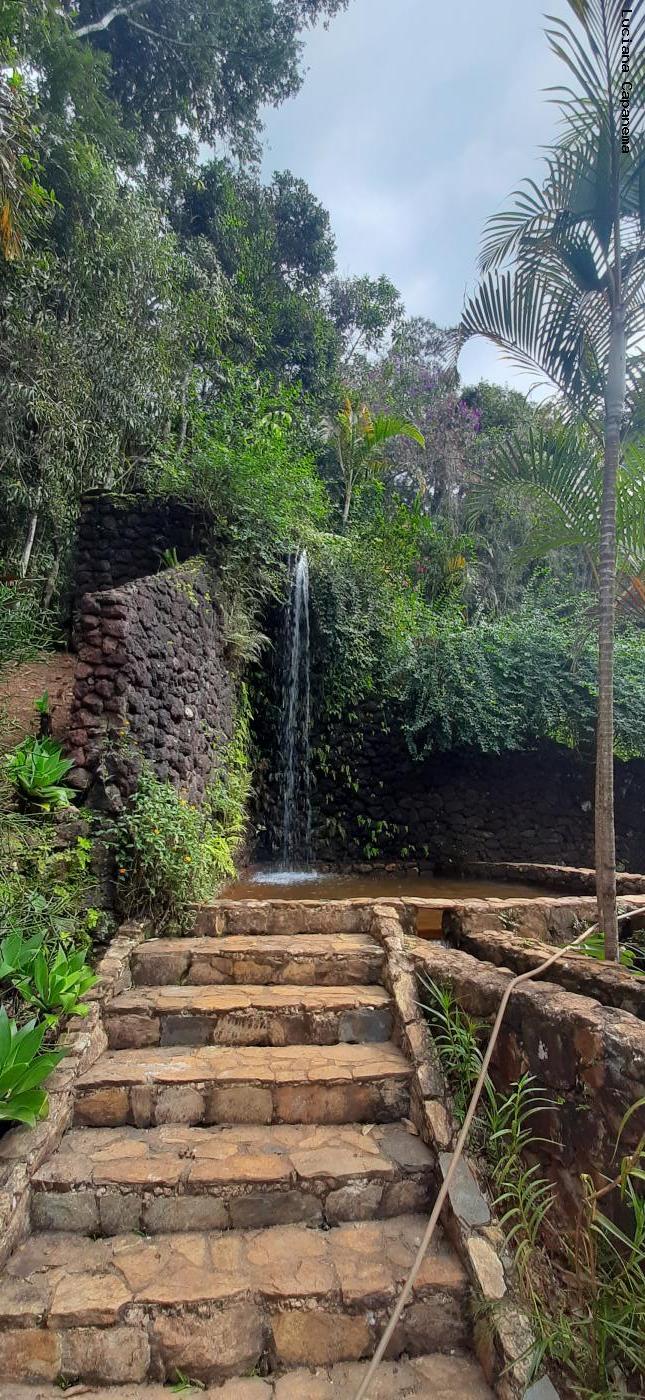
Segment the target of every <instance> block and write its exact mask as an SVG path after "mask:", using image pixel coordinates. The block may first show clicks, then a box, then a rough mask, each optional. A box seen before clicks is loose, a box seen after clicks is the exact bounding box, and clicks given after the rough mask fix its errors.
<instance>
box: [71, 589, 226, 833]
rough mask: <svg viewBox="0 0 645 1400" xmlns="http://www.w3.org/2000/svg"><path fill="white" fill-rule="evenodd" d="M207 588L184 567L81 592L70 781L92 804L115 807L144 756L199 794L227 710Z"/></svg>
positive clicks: (221, 644) (193, 796)
mask: <svg viewBox="0 0 645 1400" xmlns="http://www.w3.org/2000/svg"><path fill="white" fill-rule="evenodd" d="M211 589H212V581H211V579H210V578H209V576H208V574H207V573H206V572H205V571H203V570H201V569H199V568H191V567H190V566H185V567H179V568H172V569H167V570H164V571H163V572H162V573H156V574H154V575H153V576H149V577H147V578H137V579H136V580H134V581H132V582H129V583H126V584H123V585H122V586H119V587H116V588H110V589H104V590H101V591H98V592H92V593H86V594H84V595H83V596H82V598H81V599H80V609H79V614H78V619H77V635H78V648H77V650H78V664H77V668H76V681H75V686H74V698H73V702H72V715H71V726H70V733H69V743H70V755H71V757H72V758H73V760H74V765H75V766H74V769H73V771H72V773H71V774H70V779H69V781H70V782H71V783H72V784H73V785H74V786H75V787H76V788H77V789H79V790H80V791H82V792H85V793H86V794H88V796H89V798H90V801H92V802H95V803H98V804H99V805H107V806H110V805H113V804H114V803H116V804H117V805H118V801H119V799H122V798H123V797H127V796H128V795H129V793H131V792H132V790H133V787H134V785H135V782H136V776H137V773H138V771H139V769H140V766H141V761H142V759H144V760H147V761H148V762H149V763H150V764H151V765H152V767H153V769H154V771H155V773H156V774H157V776H158V777H159V778H161V779H171V780H172V781H173V782H174V783H175V785H176V786H177V787H179V788H181V789H182V790H183V791H184V793H185V794H186V796H187V797H188V799H189V800H191V801H194V802H199V801H200V800H201V799H202V798H203V796H204V791H205V788H206V786H207V783H208V780H209V777H210V774H211V770H212V768H213V766H214V763H215V761H216V750H217V745H218V743H220V742H221V741H222V740H224V739H226V738H229V737H230V735H231V732H232V725H233V709H234V683H233V680H232V677H231V674H230V671H229V666H228V657H227V650H226V641H225V636H224V631H223V626H222V619H221V613H220V610H219V608H218V606H217V604H216V603H215V601H214V600H213V597H212V592H211Z"/></svg>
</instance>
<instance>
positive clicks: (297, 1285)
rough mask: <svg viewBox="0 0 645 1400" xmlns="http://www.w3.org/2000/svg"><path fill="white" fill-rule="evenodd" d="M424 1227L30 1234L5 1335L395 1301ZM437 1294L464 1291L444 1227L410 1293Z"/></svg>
mask: <svg viewBox="0 0 645 1400" xmlns="http://www.w3.org/2000/svg"><path fill="white" fill-rule="evenodd" d="M425 1225H426V1218H425V1216H422V1215H421V1216H419V1215H408V1216H397V1217H394V1218H393V1219H391V1220H383V1221H367V1222H360V1223H350V1224H344V1225H340V1226H338V1227H337V1228H335V1229H332V1230H327V1231H322V1230H310V1229H307V1228H306V1227H304V1226H302V1225H287V1226H279V1227H275V1228H272V1229H266V1230H249V1231H230V1232H228V1233H220V1232H204V1233H193V1234H175V1235H163V1236H156V1237H154V1238H146V1237H140V1236H138V1235H133V1234H130V1235H118V1236H114V1237H112V1238H110V1239H94V1240H88V1239H85V1238H83V1237H82V1236H79V1235H75V1234H65V1233H60V1234H57V1233H45V1234H41V1233H35V1234H33V1235H31V1236H30V1237H29V1238H28V1239H27V1240H26V1241H25V1242H24V1244H22V1245H20V1246H19V1247H18V1249H17V1250H16V1251H15V1253H14V1254H13V1255H12V1257H11V1259H10V1260H9V1262H8V1264H7V1266H6V1272H5V1275H4V1277H3V1279H2V1280H1V1281H0V1336H1V1335H2V1332H4V1331H5V1329H11V1328H20V1329H34V1328H41V1327H43V1326H46V1327H47V1328H49V1329H54V1330H56V1329H60V1330H64V1329H66V1328H71V1327H73V1328H82V1327H98V1328H109V1327H113V1326H116V1325H117V1324H119V1323H123V1322H126V1321H127V1320H128V1318H129V1317H131V1316H132V1315H133V1314H132V1310H133V1309H139V1310H140V1309H144V1310H145V1312H146V1313H147V1314H148V1315H150V1314H151V1313H152V1314H153V1315H154V1314H155V1313H157V1312H158V1311H164V1310H165V1309H177V1308H182V1309H185V1310H187V1311H189V1312H190V1311H191V1310H193V1311H194V1310H200V1309H201V1308H202V1307H203V1306H205V1305H208V1304H210V1305H215V1306H217V1307H218V1308H222V1307H224V1306H227V1305H232V1304H235V1303H238V1302H240V1301H241V1300H244V1301H246V1302H247V1303H248V1302H249V1301H255V1302H262V1303H264V1304H266V1305H269V1306H270V1307H271V1306H275V1307H280V1308H284V1307H285V1306H286V1307H294V1306H295V1307H297V1306H300V1305H307V1304H315V1305H316V1307H321V1308H325V1309H330V1308H335V1309H336V1310H338V1309H341V1310H349V1311H350V1312H352V1313H356V1312H357V1311H358V1310H364V1309H366V1308H368V1309H369V1308H371V1307H378V1306H379V1305H380V1304H381V1305H383V1304H388V1303H389V1302H391V1301H392V1299H393V1298H394V1297H395V1295H396V1291H397V1289H398V1287H399V1286H400V1285H401V1284H402V1283H403V1281H404V1280H405V1278H406V1276H407V1274H408V1271H409V1269H410V1266H411V1264H412V1262H413V1260H414V1256H415V1252H416V1250H417V1248H418V1245H419V1243H420V1241H421V1238H422V1236H423V1232H424V1229H425ZM437 1292H438V1293H440V1294H441V1295H442V1296H445V1295H448V1296H452V1297H453V1298H454V1297H455V1296H456V1297H457V1298H458V1299H460V1300H463V1301H465V1298H466V1294H467V1280H466V1276H465V1273H464V1270H463V1267H462V1265H461V1263H460V1261H459V1260H458V1258H457V1256H456V1254H455V1252H454V1250H453V1249H452V1247H451V1246H450V1245H449V1244H448V1243H447V1242H446V1239H445V1237H444V1236H443V1235H442V1234H441V1233H440V1232H439V1233H438V1234H437V1236H436V1238H435V1241H434V1242H433V1244H432V1246H431V1249H430V1251H429V1253H428V1255H427V1256H426V1259H425V1261H424V1263H423V1265H422V1267H421V1270H420V1272H419V1275H418V1277H417V1280H416V1283H415V1286H414V1290H413V1298H415V1299H418V1298H422V1297H424V1296H427V1295H429V1294H432V1293H437Z"/></svg>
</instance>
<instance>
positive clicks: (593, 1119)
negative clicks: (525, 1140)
mask: <svg viewBox="0 0 645 1400" xmlns="http://www.w3.org/2000/svg"><path fill="white" fill-rule="evenodd" d="M411 952H412V957H413V961H414V964H415V966H416V968H417V971H418V972H419V973H420V974H421V975H422V976H423V977H424V978H426V979H427V978H431V979H432V980H433V981H435V982H438V983H440V984H442V985H448V986H450V987H451V989H452V991H453V994H454V996H455V999H456V1001H457V1003H458V1005H459V1006H460V1007H461V1008H462V1009H463V1010H464V1011H467V1012H468V1013H469V1014H470V1015H471V1016H473V1017H475V1018H476V1019H477V1020H479V1021H482V1022H483V1023H485V1024H486V1025H487V1026H490V1025H491V1024H492V1021H493V1019H494V1017H495V1015H496V1013H497V1010H498V1007H499V1003H500V1001H501V998H502V994H503V992H504V990H505V988H506V986H507V985H508V982H509V981H510V979H511V978H512V976H513V975H514V974H513V973H512V972H510V971H509V970H508V969H507V968H501V967H492V966H491V965H490V963H488V962H483V961H481V960H480V959H479V958H474V957H472V956H471V955H470V954H468V953H465V952H461V951H460V952H456V951H453V950H452V949H447V948H441V947H438V946H437V945H436V944H431V943H426V942H424V941H423V940H421V939H416V940H414V941H413V944H412V946H411ZM491 1072H492V1076H493V1079H494V1081H495V1083H496V1084H497V1086H498V1087H499V1088H500V1089H505V1088H506V1089H509V1088H510V1087H511V1086H512V1085H513V1084H515V1083H517V1080H518V1079H519V1078H520V1076H521V1075H522V1074H524V1073H526V1072H528V1073H530V1074H532V1075H533V1076H534V1078H535V1081H536V1083H538V1084H539V1085H541V1086H542V1087H543V1089H544V1091H545V1093H546V1095H547V1096H548V1098H549V1100H550V1101H551V1105H552V1106H551V1107H549V1108H548V1109H546V1110H545V1111H544V1112H542V1113H540V1114H539V1115H538V1116H536V1117H535V1119H534V1120H533V1126H534V1131H535V1134H536V1137H541V1138H543V1139H544V1141H543V1142H541V1143H540V1144H539V1147H538V1146H535V1148H534V1150H535V1151H536V1152H537V1153H538V1154H539V1156H540V1157H541V1158H542V1160H543V1163H544V1165H545V1167H546V1168H547V1170H548V1172H549V1174H550V1175H551V1176H552V1178H553V1179H554V1181H555V1182H557V1184H558V1186H559V1188H560V1191H561V1193H562V1194H561V1199H563V1200H566V1199H568V1198H570V1195H571V1194H573V1195H574V1196H575V1195H576V1194H577V1192H578V1189H579V1186H578V1178H579V1175H580V1173H581V1172H589V1173H590V1174H591V1176H592V1177H593V1178H594V1180H595V1181H596V1183H597V1184H599V1183H600V1182H601V1181H602V1180H603V1179H604V1178H606V1177H607V1178H609V1177H613V1176H615V1174H616V1171H617V1162H616V1158H615V1155H614V1153H615V1148H616V1142H617V1140H618V1136H619V1132H620V1127H621V1123H622V1120H623V1117H624V1115H625V1113H626V1111H627V1109H629V1108H631V1106H632V1104H634V1103H636V1102H637V1101H638V1100H640V1099H641V1098H643V1096H644V1095H645V1028H644V1027H643V1023H642V1021H641V1020H638V1019H637V1018H636V1016H634V1015H632V1014H630V1012H628V1011H624V1010H622V1009H621V1010H619V1009H617V1008H616V1007H615V1006H604V1005H601V1004H600V1003H599V1002H598V1001H597V1000H595V999H593V998H592V997H589V996H584V995H579V994H576V993H574V992H571V991H568V990H564V989H563V988H562V987H560V986H558V985H557V984H555V983H553V982H548V981H541V982H540V983H539V984H537V983H536V984H535V985H531V984H530V983H528V984H525V985H524V986H522V987H518V988H517V990H516V991H514V992H513V993H512V994H511V998H510V1001H509V1005H508V1008H507V1012H506V1016H505V1018H504V1022H503V1024H502V1028H501V1031H500V1035H499V1039H498V1041H497V1045H496V1048H495V1052H494V1056H493V1061H492V1069H491ZM644 1130H645V1110H643V1109H641V1110H640V1111H639V1112H638V1113H635V1114H634V1115H633V1117H632V1119H631V1120H630V1122H629V1124H628V1126H627V1128H626V1129H625V1131H624V1134H623V1137H622V1139H621V1151H623V1152H625V1153H626V1152H629V1151H630V1150H633V1148H634V1147H635V1146H636V1144H637V1142H638V1140H639V1137H640V1134H641V1133H642V1132H643V1131H644Z"/></svg>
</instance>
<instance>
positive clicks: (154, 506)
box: [74, 491, 206, 611]
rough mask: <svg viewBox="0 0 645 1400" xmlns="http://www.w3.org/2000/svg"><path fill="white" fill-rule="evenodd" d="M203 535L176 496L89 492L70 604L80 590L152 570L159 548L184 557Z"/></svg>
mask: <svg viewBox="0 0 645 1400" xmlns="http://www.w3.org/2000/svg"><path fill="white" fill-rule="evenodd" d="M205 537H206V526H205V524H204V522H203V521H202V520H200V518H199V517H198V516H197V515H196V514H195V512H194V511H193V510H191V509H190V508H189V507H188V506H186V505H184V504H183V502H181V501H175V500H168V499H159V500H146V499H145V498H144V497H137V496H119V495H116V494H112V493H109V492H103V491H96V492H92V491H89V492H88V493H87V494H86V495H85V497H84V498H83V504H82V507H81V514H80V519H79V523H78V530H77V537H76V556H75V588H74V604H75V609H76V610H77V611H78V609H79V608H80V603H81V599H82V597H83V595H84V594H85V593H96V592H97V591H98V590H100V589H105V588H116V587H120V585H121V584H124V583H130V582H131V581H132V580H133V579H136V578H145V577H146V575H148V574H154V573H157V571H158V569H159V567H160V565H161V563H162V556H163V554H164V551H165V550H168V549H174V550H175V551H176V554H177V559H178V561H179V562H180V563H182V562H184V561H185V560H186V559H189V558H190V557H191V556H192V555H195V554H197V553H199V552H200V550H201V549H202V547H203V544H204V541H205Z"/></svg>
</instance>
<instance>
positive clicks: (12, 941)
mask: <svg viewBox="0 0 645 1400" xmlns="http://www.w3.org/2000/svg"><path fill="white" fill-rule="evenodd" d="M43 939H44V933H42V932H39V933H34V934H31V936H29V937H25V936H24V935H23V933H22V932H21V931H20V930H19V929H17V930H16V931H15V932H14V933H8V934H7V935H6V936H5V937H4V938H3V939H2V942H1V943H0V982H15V981H16V980H17V979H20V978H21V977H24V976H25V975H28V974H29V973H30V970H31V968H32V966H33V963H34V959H35V957H36V954H37V953H38V952H39V951H40V949H41V948H42V944H43Z"/></svg>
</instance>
